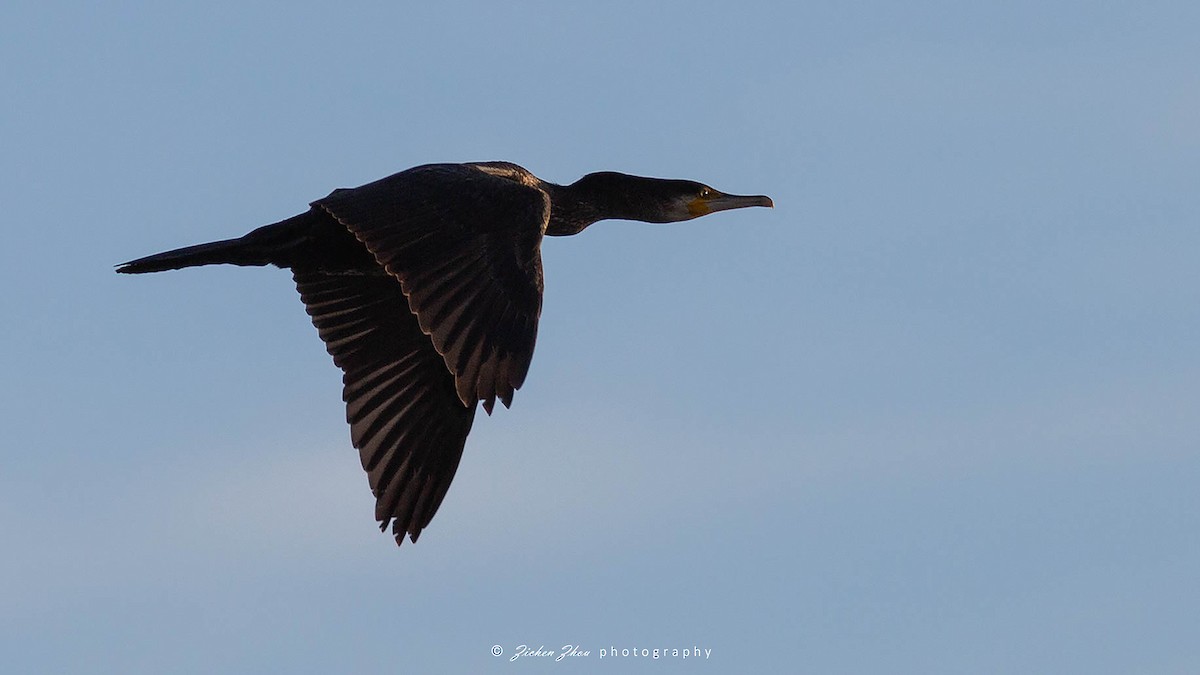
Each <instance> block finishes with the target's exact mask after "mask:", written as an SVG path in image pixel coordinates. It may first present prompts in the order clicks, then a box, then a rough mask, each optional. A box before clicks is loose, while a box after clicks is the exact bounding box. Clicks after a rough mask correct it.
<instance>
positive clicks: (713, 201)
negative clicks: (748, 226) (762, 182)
mask: <svg viewBox="0 0 1200 675" xmlns="http://www.w3.org/2000/svg"><path fill="white" fill-rule="evenodd" d="M747 206H766V207H768V208H775V203H774V202H772V201H771V198H770V197H768V196H766V195H727V194H725V193H723V192H716V191H715V190H714V191H713V193H712V194H710V195H709V196H707V197H697V198H696V199H693V200H692V201H691V202H689V203H688V212H689V213H691V214H692V217H693V218H695V217H699V216H706V215H708V214H710V213H716V212H717V211H728V210H729V209H744V208H746V207H747Z"/></svg>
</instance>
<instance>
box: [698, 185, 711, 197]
mask: <svg viewBox="0 0 1200 675" xmlns="http://www.w3.org/2000/svg"><path fill="white" fill-rule="evenodd" d="M711 194H712V190H710V189H708V188H706V187H702V188H700V196H701V197H702V198H703V197H708V196H709V195H711Z"/></svg>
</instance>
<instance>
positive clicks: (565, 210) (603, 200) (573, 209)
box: [542, 176, 637, 236]
mask: <svg viewBox="0 0 1200 675" xmlns="http://www.w3.org/2000/svg"><path fill="white" fill-rule="evenodd" d="M614 187H615V186H614V185H612V184H610V183H599V182H597V181H596V180H594V179H593V180H589V177H586V176H585V177H584V178H582V179H580V180H578V181H575V182H574V183H572V184H570V185H555V184H553V183H543V184H542V188H543V189H544V190H546V192H547V193H548V194H549V195H550V222H549V224H548V225H547V226H546V234H548V235H551V236H565V235H570V234H578V233H579V232H582V231H583V229H584V228H586V227H587V226H588V225H591V224H592V223H594V222H596V221H599V220H608V219H613V218H619V219H628V220H637V210H636V209H635V208H633V206H632V205H631V204H629V203H628V202H629V200H628V199H627V195H626V194H625V193H624V191H622V190H619V189H616V190H614V189H613V188H614Z"/></svg>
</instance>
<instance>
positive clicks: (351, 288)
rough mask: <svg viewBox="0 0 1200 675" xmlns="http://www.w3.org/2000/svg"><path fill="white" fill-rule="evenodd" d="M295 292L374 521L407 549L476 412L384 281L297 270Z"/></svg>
mask: <svg viewBox="0 0 1200 675" xmlns="http://www.w3.org/2000/svg"><path fill="white" fill-rule="evenodd" d="M294 278H295V280H296V288H297V289H298V290H299V291H300V298H301V299H302V300H303V301H304V305H305V307H306V308H307V310H308V313H309V315H311V316H312V321H313V324H314V325H316V327H317V331H318V332H319V333H320V334H321V339H322V340H324V342H325V346H326V349H328V350H329V353H330V354H331V355H332V356H333V362H334V363H336V364H337V365H338V367H339V368H341V369H342V371H343V372H344V376H343V378H342V381H343V383H344V384H345V388H344V389H343V394H342V398H344V399H345V401H346V420H347V421H348V422H349V423H350V435H351V439H352V440H353V442H354V447H356V448H358V450H359V454H360V456H361V458H362V465H363V468H364V469H366V470H367V476H368V479H369V481H370V484H371V491H372V492H373V493H374V494H375V499H376V501H375V519H376V520H378V521H380V528H381V529H384V530H386V529H387V526H388V523H389V522H391V523H392V533H393V534H394V535H395V537H396V542H397V543H399V542H401V541H403V539H404V535H405V534H406V533H407V534H408V535H409V537H410V538H411V539H412V540H413V541H414V542H415V541H416V540H417V536H418V535H420V533H421V530H422V528H424V527H425V526H426V525H428V524H429V521H430V519H432V518H433V514H434V513H436V512H437V509H438V506H439V505H440V504H441V503H442V498H443V497H445V496H446V490H447V488H449V487H450V481H451V479H453V478H454V472H455V470H456V469H457V468H458V461H459V459H460V458H461V457H462V451H463V444H464V443H465V442H466V440H467V432H468V431H470V430H471V422H472V421H473V420H474V419H475V406H474V405H473V404H472V405H470V406H464V405H463V404H462V402H461V401H459V399H458V395H457V393H456V392H455V390H454V380H453V378H451V376H450V374H449V373H448V372H446V367H445V365H443V361H442V357H441V356H440V355H439V354H438V353H437V352H436V351H434V349H433V345H431V344H430V342H429V338H428V337H426V336H425V334H424V333H422V332H421V328H420V326H419V325H418V324H417V319H416V317H415V316H413V315H412V313H410V312H409V311H408V303H407V302H406V301H405V299H404V294H403V293H402V292H401V289H400V284H399V283H397V282H396V280H395V279H393V278H392V277H390V276H387V275H385V274H382V273H380V274H378V275H327V274H322V273H320V272H310V271H302V270H296V271H295V272H294Z"/></svg>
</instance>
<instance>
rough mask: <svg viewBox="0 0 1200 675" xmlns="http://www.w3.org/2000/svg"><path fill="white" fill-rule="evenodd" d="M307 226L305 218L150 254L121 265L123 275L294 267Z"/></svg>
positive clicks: (291, 219) (296, 218)
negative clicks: (294, 256)
mask: <svg viewBox="0 0 1200 675" xmlns="http://www.w3.org/2000/svg"><path fill="white" fill-rule="evenodd" d="M308 230H309V228H308V226H307V223H306V222H304V221H303V219H302V217H301V216H297V217H295V218H289V219H288V220H284V221H282V222H278V223H274V224H271V225H266V226H263V227H260V228H258V229H257V230H254V231H253V232H251V233H250V234H247V235H246V236H244V237H238V238H237V239H226V240H224V241H214V242H211V243H208V244H197V245H196V246H186V247H184V248H177V249H175V250H173V251H166V252H164V253H156V254H154V255H148V256H146V257H145V258H138V259H137V260H131V261H129V262H127V263H121V264H120V265H118V266H117V271H118V272H120V273H121V274H144V273H146V272H163V271H166V270H177V269H181V268H184V267H197V266H199V265H243V266H258V267H261V266H263V265H272V264H273V265H279V266H280V267H286V266H288V265H289V264H291V260H290V258H291V253H292V252H293V251H295V250H296V248H297V247H298V246H300V245H302V244H303V242H304V241H305V240H306V238H307V236H308Z"/></svg>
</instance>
